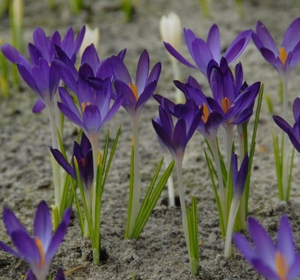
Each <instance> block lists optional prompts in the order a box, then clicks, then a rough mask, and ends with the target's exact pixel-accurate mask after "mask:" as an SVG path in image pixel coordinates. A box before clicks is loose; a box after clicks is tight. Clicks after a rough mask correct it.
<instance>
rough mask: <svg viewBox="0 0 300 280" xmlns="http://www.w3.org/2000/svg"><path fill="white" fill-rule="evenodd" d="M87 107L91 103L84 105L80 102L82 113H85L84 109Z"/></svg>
mask: <svg viewBox="0 0 300 280" xmlns="http://www.w3.org/2000/svg"><path fill="white" fill-rule="evenodd" d="M89 105H91V102H87V103H86V105H85V104H84V102H82V103H81V108H82V112H84V111H85V108H86V107H87V106H89Z"/></svg>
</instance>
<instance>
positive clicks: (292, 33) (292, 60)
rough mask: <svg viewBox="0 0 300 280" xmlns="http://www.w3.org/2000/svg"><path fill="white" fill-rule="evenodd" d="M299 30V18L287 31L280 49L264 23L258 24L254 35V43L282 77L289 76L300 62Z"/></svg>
mask: <svg viewBox="0 0 300 280" xmlns="http://www.w3.org/2000/svg"><path fill="white" fill-rule="evenodd" d="M299 29H300V18H297V19H295V20H294V21H293V22H292V23H291V24H290V26H289V27H288V29H287V30H286V32H285V34H284V37H283V40H282V44H281V47H280V48H279V49H278V48H277V46H276V44H275V42H274V39H273V38H272V36H271V35H270V33H269V31H268V29H267V28H266V27H265V25H264V24H263V23H262V22H260V21H258V22H257V24H256V33H254V32H253V34H252V38H253V42H254V43H255V45H256V47H257V48H258V49H259V51H260V52H261V54H262V56H263V57H264V58H265V60H267V61H268V62H269V63H270V64H271V65H272V66H273V67H274V68H275V69H276V70H277V71H278V73H279V75H280V76H281V77H284V76H288V75H289V74H290V71H291V70H292V69H293V68H294V67H295V66H296V64H297V63H298V62H299V60H300V33H299Z"/></svg>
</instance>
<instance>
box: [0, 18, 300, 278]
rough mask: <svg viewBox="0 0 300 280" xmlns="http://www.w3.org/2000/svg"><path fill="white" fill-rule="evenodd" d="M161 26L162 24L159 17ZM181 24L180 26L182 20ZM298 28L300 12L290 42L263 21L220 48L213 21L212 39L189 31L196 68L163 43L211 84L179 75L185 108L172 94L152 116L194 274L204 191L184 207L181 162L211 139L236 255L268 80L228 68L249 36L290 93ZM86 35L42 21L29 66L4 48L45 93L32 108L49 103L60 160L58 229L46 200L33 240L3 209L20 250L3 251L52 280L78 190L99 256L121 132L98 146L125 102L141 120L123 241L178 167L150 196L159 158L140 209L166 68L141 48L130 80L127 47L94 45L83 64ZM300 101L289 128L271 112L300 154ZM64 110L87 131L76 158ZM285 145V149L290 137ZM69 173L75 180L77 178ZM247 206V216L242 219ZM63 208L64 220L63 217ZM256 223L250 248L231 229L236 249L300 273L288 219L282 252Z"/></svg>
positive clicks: (274, 268)
mask: <svg viewBox="0 0 300 280" xmlns="http://www.w3.org/2000/svg"><path fill="white" fill-rule="evenodd" d="M163 21H166V19H164V20H163ZM163 24H166V23H164V22H162V25H163ZM176 24H177V25H178V20H177V21H176ZM299 27H300V19H296V20H295V21H294V22H293V23H292V24H291V25H290V27H289V28H288V30H287V32H286V35H285V37H284V40H283V43H282V47H281V49H280V50H278V49H277V48H276V47H275V43H274V41H273V39H272V37H271V36H270V34H269V33H268V31H267V30H266V29H265V27H264V26H263V24H262V23H261V22H258V23H257V28H256V33H254V32H253V31H252V30H246V31H243V32H241V33H240V34H239V35H238V36H237V37H236V38H235V39H234V40H233V42H232V43H231V44H230V46H229V47H228V49H227V50H226V52H225V53H224V55H223V56H222V55H221V45H220V33H219V28H218V26H217V25H213V26H212V27H211V29H210V30H209V34H208V37H207V40H206V41H204V40H203V39H201V38H198V37H196V35H195V33H194V32H193V31H192V30H190V29H184V37H185V42H186V45H187V48H188V50H189V52H190V54H191V56H192V58H193V60H194V62H195V64H196V66H195V65H193V64H192V63H190V62H189V61H188V60H186V59H185V58H184V57H183V56H182V55H181V54H180V53H179V51H178V49H179V48H178V47H177V46H172V45H171V44H170V41H169V42H165V47H166V49H167V50H168V52H169V53H170V54H171V55H172V56H173V57H174V58H175V59H177V60H178V61H180V62H181V63H182V64H184V65H186V66H188V67H190V68H194V69H198V70H199V71H200V72H201V73H202V74H203V75H204V76H205V77H206V79H207V82H208V85H209V87H210V90H211V96H208V95H205V94H204V93H203V91H202V88H201V86H200V84H199V83H198V81H197V80H196V79H195V78H193V77H191V76H190V77H189V78H188V79H187V81H186V83H182V82H180V81H175V85H176V87H177V88H178V89H179V90H180V91H181V92H182V93H183V95H184V96H185V99H186V101H185V103H184V104H183V103H180V104H175V103H173V102H172V101H170V100H168V99H166V98H165V97H162V96H160V95H154V97H155V98H156V100H157V101H158V102H159V104H160V105H159V109H158V111H159V116H158V117H157V118H156V119H154V120H152V124H153V127H154V130H155V131H156V133H157V136H158V139H159V142H160V144H161V146H162V147H163V149H168V150H169V152H170V153H171V156H172V157H173V159H174V161H175V163H176V168H177V183H178V194H179V198H180V205H181V212H182V223H183V232H184V237H185V241H186V244H187V249H188V253H189V258H190V267H191V272H192V274H194V275H197V274H198V272H199V248H198V231H197V204H196V199H195V198H192V207H191V209H190V208H189V207H186V202H185V192H184V187H183V185H184V184H183V176H182V165H183V159H184V155H185V150H186V146H187V144H188V142H189V140H190V139H191V138H192V136H193V134H194V133H195V131H196V130H197V131H199V132H200V133H201V134H202V135H203V136H204V138H205V140H206V142H207V145H208V151H209V152H210V154H209V153H208V152H206V151H205V157H206V160H207V165H208V168H209V172H210V176H211V180H212V185H213V191H214V194H215V198H216V202H217V208H218V213H219V220H220V228H221V233H222V236H223V237H225V238H226V240H225V250H224V251H225V252H224V255H225V258H228V257H229V256H230V249H231V241H232V236H233V232H234V229H235V228H234V227H235V226H236V228H238V229H240V228H243V227H245V226H244V222H245V221H246V217H247V211H248V209H247V205H248V193H249V183H250V175H249V174H250V172H251V164H252V158H253V154H254V148H255V135H256V129H257V123H258V118H259V109H260V104H261V103H260V102H258V106H257V112H258V113H257V114H256V119H255V125H254V130H253V135H254V137H252V143H251V148H250V151H248V150H249V149H248V140H247V125H248V122H249V120H250V118H251V116H252V114H253V110H254V104H255V101H256V98H257V96H258V95H259V93H260V89H261V84H260V82H256V83H253V84H252V85H248V84H247V83H246V82H245V81H244V75H243V68H242V64H241V63H237V64H236V66H235V68H234V71H232V69H231V68H230V64H232V63H233V62H234V61H235V60H236V59H237V58H238V57H239V56H240V55H241V54H242V52H243V51H244V49H245V48H246V46H247V44H248V42H249V41H250V39H251V38H253V40H254V42H255V44H256V46H257V47H258V49H259V50H260V51H261V53H262V55H263V56H264V57H265V58H266V60H268V61H269V62H270V63H271V64H272V65H273V66H274V67H275V68H276V69H277V71H278V72H279V74H280V76H281V79H282V83H283V84H284V89H285V90H286V89H287V81H288V78H289V75H290V71H291V69H292V68H293V67H294V66H295V65H296V63H297V62H298V61H299V60H300V35H299V34H298V33H297V32H296V31H297V29H299ZM84 32H85V27H83V28H82V29H81V30H80V32H79V34H78V36H77V38H76V39H74V33H73V30H72V29H71V28H70V29H69V30H68V31H67V33H66V35H65V37H64V38H63V40H61V36H60V34H59V33H58V32H54V33H53V35H52V36H51V37H47V36H46V35H45V33H44V31H43V30H42V29H41V28H37V29H36V30H35V31H34V35H33V38H34V44H29V47H28V49H29V54H30V57H31V62H30V61H28V60H27V59H26V58H25V57H23V56H22V55H21V54H20V53H19V52H18V51H17V50H16V49H14V48H13V47H12V46H10V45H7V44H5V45H3V46H2V48H1V50H2V52H3V54H4V55H5V56H6V57H7V58H8V59H9V60H10V61H11V62H13V63H15V64H16V65H17V66H18V70H19V72H20V74H21V76H22V77H23V79H24V80H25V82H26V83H27V84H28V85H29V87H30V88H31V89H32V90H33V91H35V92H36V93H37V94H38V100H37V102H36V104H35V105H34V107H33V112H35V113H38V112H40V111H41V110H42V109H44V108H45V107H46V108H47V110H48V113H49V120H50V127H51V133H52V147H51V148H50V150H51V155H52V158H53V159H55V161H54V160H53V161H52V163H53V174H54V183H55V207H54V209H53V213H54V219H53V220H54V223H55V224H54V229H55V233H54V235H53V236H52V223H51V217H50V211H49V208H48V206H47V204H46V203H45V202H44V201H42V202H41V203H40V204H39V206H38V210H37V213H36V216H35V221H34V238H32V237H30V236H29V234H28V232H27V231H26V229H25V228H24V226H23V225H22V224H21V223H20V221H19V220H18V219H17V218H16V216H15V215H14V213H13V212H12V211H10V210H9V209H7V208H4V211H3V220H4V224H5V227H6V229H7V232H8V234H9V236H10V237H11V239H12V242H13V244H14V246H15V247H16V248H17V250H15V249H13V248H10V247H9V246H8V245H6V244H4V243H3V242H1V241H0V249H2V250H4V251H6V252H8V253H10V254H12V255H14V256H16V257H20V258H24V259H26V260H27V261H28V263H29V265H30V270H29V272H28V275H27V279H38V280H42V279H46V276H47V274H48V269H49V265H50V262H51V260H52V258H53V257H54V254H55V252H56V250H57V249H58V246H59V245H60V243H61V242H62V239H63V236H64V234H65V232H66V230H67V226H68V223H69V220H70V212H71V210H70V208H69V207H68V206H69V205H72V203H73V198H74V197H75V200H76V206H77V208H78V209H77V210H78V216H79V220H80V224H81V230H82V234H83V235H84V236H85V237H90V238H91V243H92V248H93V257H94V262H95V263H99V260H100V255H99V254H100V249H101V248H100V211H101V197H102V192H103V188H104V184H105V181H106V178H107V176H108V171H109V168H110V164H111V161H112V158H113V155H114V152H115V149H116V145H117V142H118V137H119V133H120V130H119V132H118V134H117V136H116V139H115V141H114V144H113V148H112V149H111V153H110V155H109V159H108V160H107V158H108V142H109V141H108V139H109V135H108V134H107V141H106V142H105V147H104V149H103V153H102V152H101V151H99V147H98V142H99V135H100V131H101V128H102V126H103V125H104V124H105V123H107V122H108V121H109V120H110V119H111V118H112V117H113V116H114V115H115V114H116V113H117V111H118V110H119V108H120V107H121V106H123V107H124V109H125V110H126V111H127V112H128V114H129V116H130V118H131V123H132V127H133V137H132V159H131V172H130V175H131V178H130V191H129V203H128V217H127V228H126V233H125V237H126V238H136V237H138V236H139V234H140V232H141V230H142V229H143V226H144V225H145V223H146V221H147V219H148V217H149V215H150V213H151V211H152V210H153V207H154V206H155V204H156V202H157V200H158V197H159V195H160V194H161V192H162V189H163V187H164V184H165V183H166V181H167V179H168V177H169V175H170V173H171V172H172V168H173V163H171V164H170V166H169V168H167V171H166V172H165V173H164V175H163V176H162V179H161V180H160V182H159V183H158V186H157V188H156V189H155V191H153V192H152V189H153V187H154V185H155V180H156V179H157V176H158V173H159V171H160V167H161V165H162V161H161V163H160V165H159V168H158V171H157V172H156V173H155V175H154V177H153V181H152V182H151V184H150V187H149V190H148V192H147V194H146V196H145V200H144V202H145V201H146V202H145V203H143V204H142V206H141V207H140V209H139V205H140V197H141V188H140V175H139V165H140V164H139V150H138V148H139V133H138V128H139V120H140V115H141V112H142V109H143V107H144V105H145V103H146V102H147V101H148V100H149V99H150V98H151V97H152V96H153V94H154V92H155V91H156V88H157V83H158V80H159V77H160V74H161V63H159V62H158V63H156V64H155V65H154V67H153V68H152V69H150V58H149V54H148V52H147V51H146V50H144V51H143V52H142V54H141V56H140V58H139V61H138V64H137V69H136V75H135V79H133V78H132V77H131V75H130V73H129V71H128V68H127V66H126V65H125V63H124V57H125V50H123V51H121V52H120V53H119V54H118V55H115V56H111V57H109V58H106V59H103V60H102V61H100V59H99V57H98V54H97V51H96V48H95V46H94V45H93V44H91V45H89V46H87V47H86V48H85V50H84V51H83V52H82V57H81V64H80V67H79V68H78V69H77V68H76V67H75V62H76V55H77V52H78V51H79V48H80V46H81V43H82V41H83V37H84ZM173 61H174V59H173ZM63 83H64V85H65V86H63ZM57 92H58V94H57ZM261 96H262V94H260V101H261ZM285 100H286V99H285ZM285 103H286V101H285ZM299 106H300V99H299V98H297V99H296V100H295V102H294V108H293V111H294V118H295V122H296V123H295V125H294V126H293V127H291V126H290V125H289V124H288V122H287V121H286V120H285V119H284V118H281V117H274V120H275V122H276V123H277V124H278V126H279V127H280V128H282V129H283V131H284V132H285V133H286V134H287V135H288V136H289V138H290V140H291V142H292V143H293V145H294V146H295V147H296V149H297V150H298V151H299V152H300V144H299ZM285 111H286V108H285V109H284V112H285ZM61 114H62V115H64V116H66V117H67V118H68V119H69V120H70V121H72V122H73V123H74V124H75V125H77V126H78V127H79V128H80V130H81V131H80V134H79V135H80V136H81V138H79V137H78V142H76V141H75V142H74V146H73V154H72V158H71V160H68V159H67V156H66V152H65V150H64V147H63V143H62V131H63V129H62V128H63V122H62V119H63V117H62V115H61ZM174 118H176V119H177V121H176V123H174ZM234 128H236V129H237V132H238V136H239V137H238V139H239V143H238V144H237V143H235V142H234V140H233V139H234V137H233V129H234ZM219 131H222V133H223V134H222V135H223V143H224V147H225V155H226V158H225V159H224V157H223V155H222V152H221V151H220V146H219V139H218V135H219ZM245 139H246V140H245ZM79 140H80V143H79ZM283 142H284V145H286V141H285V140H284V141H283ZM237 146H239V162H240V165H238V155H237V154H236V147H237ZM285 152H286V146H283V147H282V154H284V153H285ZM282 157H283V163H284V164H285V159H286V158H285V156H284V155H283V156H282ZM213 162H214V164H213ZM58 164H59V165H58ZM59 166H61V167H62V168H63V169H64V170H65V171H66V172H67V173H68V174H69V175H70V176H69V177H67V179H66V180H65V182H63V181H62V180H63V178H64V177H65V176H61V174H60V170H59V168H58V167H59ZM282 168H284V166H283V167H282ZM283 170H284V169H282V171H280V172H281V177H284V175H285V173H284V171H283ZM70 178H72V180H69V179H70ZM216 180H217V181H218V184H216V182H215V181H216ZM70 181H72V182H70ZM76 184H77V185H78V186H79V190H80V193H81V199H82V205H83V208H84V214H85V219H84V227H83V226H82V225H83V218H82V214H81V213H80V208H81V204H80V202H79V199H78V197H77V194H76V188H77V185H76ZM69 185H70V186H71V187H70V191H69V189H68V187H69ZM61 186H64V187H63V188H62V187H61ZM68 192H69V193H70V198H69V200H68V203H65V201H64V200H65V199H66V194H67V193H68ZM288 192H289V189H288V191H287V192H286V191H285V192H284V195H283V197H284V198H287V197H288ZM151 195H152V197H151ZM148 201H149V203H148ZM170 201H172V200H171V199H170ZM173 201H174V200H173ZM147 203H148V204H147ZM62 206H63V207H62ZM139 210H140V211H139ZM239 211H241V215H238V213H239ZM55 213H56V214H55ZM55 215H57V216H58V218H59V220H60V223H58V219H57V218H56V216H55ZM239 219H240V220H239ZM248 223H249V230H250V234H251V236H252V238H253V240H254V243H255V245H256V247H257V248H256V249H253V248H252V247H251V245H249V243H248V241H246V240H245V238H244V237H242V235H241V234H236V235H235V237H234V240H235V243H236V245H237V247H238V248H239V249H240V251H241V252H242V253H243V254H244V255H245V258H246V259H247V260H248V261H249V262H250V263H251V264H252V265H253V266H254V267H255V268H256V269H257V270H258V271H259V272H260V273H261V274H262V275H264V276H265V277H267V278H269V279H280V280H284V279H294V278H295V277H296V276H297V275H298V274H299V273H300V271H299V269H298V267H297V262H298V261H299V254H296V253H295V248H294V241H293V238H292V231H291V227H290V225H289V222H288V220H287V218H286V217H285V216H283V218H282V220H281V222H280V226H279V231H278V244H277V247H278V248H275V246H274V244H273V243H272V242H271V241H270V238H269V237H268V235H267V234H266V232H265V231H264V230H263V228H262V227H261V226H260V225H259V223H258V222H257V221H256V220H254V219H252V218H249V219H248ZM240 224H241V225H240ZM264 257H265V259H264ZM55 279H57V280H59V279H64V275H63V272H62V270H59V271H58V274H57V276H56V278H55Z"/></svg>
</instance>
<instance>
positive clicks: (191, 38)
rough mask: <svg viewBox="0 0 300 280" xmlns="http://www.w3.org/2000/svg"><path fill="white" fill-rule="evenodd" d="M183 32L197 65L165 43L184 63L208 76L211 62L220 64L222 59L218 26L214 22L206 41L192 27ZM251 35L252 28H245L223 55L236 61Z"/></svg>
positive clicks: (229, 60)
mask: <svg viewBox="0 0 300 280" xmlns="http://www.w3.org/2000/svg"><path fill="white" fill-rule="evenodd" d="M183 33H184V38H185V43H186V45H187V48H188V50H189V52H190V55H191V56H192V58H193V60H194V61H195V63H196V65H197V66H194V65H193V64H191V63H190V62H189V61H188V60H187V59H185V58H184V57H183V56H182V55H181V54H180V53H179V52H177V51H176V49H175V48H174V47H172V46H171V45H170V44H169V43H167V42H165V43H164V44H165V47H166V49H167V50H168V52H169V53H170V54H171V55H172V56H174V57H175V58H176V59H177V60H179V61H180V62H181V63H182V64H184V65H186V66H188V67H190V68H194V69H197V68H198V69H199V70H200V71H201V72H202V73H203V75H204V76H205V77H207V67H208V64H209V62H210V61H211V60H214V61H215V62H216V63H217V64H219V63H220V60H221V43H220V41H221V40H220V32H219V28H218V26H217V25H216V24H214V25H213V26H212V27H211V28H210V30H209V33H208V36H207V41H206V42H205V41H204V40H202V39H201V38H198V37H196V35H195V33H194V32H193V31H192V30H190V29H184V30H183ZM251 35H252V31H251V30H245V31H243V32H241V33H240V34H239V35H238V36H237V37H236V38H235V39H234V40H233V42H232V43H231V44H230V45H229V47H228V49H227V50H226V52H225V53H224V55H223V56H224V57H225V58H226V59H227V61H228V64H231V63H232V62H234V61H235V60H236V59H237V58H238V57H239V56H240V55H241V54H242V53H243V51H244V49H245V48H246V46H247V45H248V43H249V41H250V39H251Z"/></svg>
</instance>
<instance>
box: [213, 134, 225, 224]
mask: <svg viewBox="0 0 300 280" xmlns="http://www.w3.org/2000/svg"><path fill="white" fill-rule="evenodd" d="M211 149H212V152H213V155H214V159H215V164H216V171H217V176H218V182H219V189H218V196H219V200H220V202H221V208H222V217H223V223H224V219H225V217H226V216H227V205H226V201H227V199H226V193H225V187H224V181H223V174H222V169H221V161H220V156H219V151H218V145H217V138H214V139H213V140H212V141H211ZM224 224H225V223H224Z"/></svg>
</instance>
